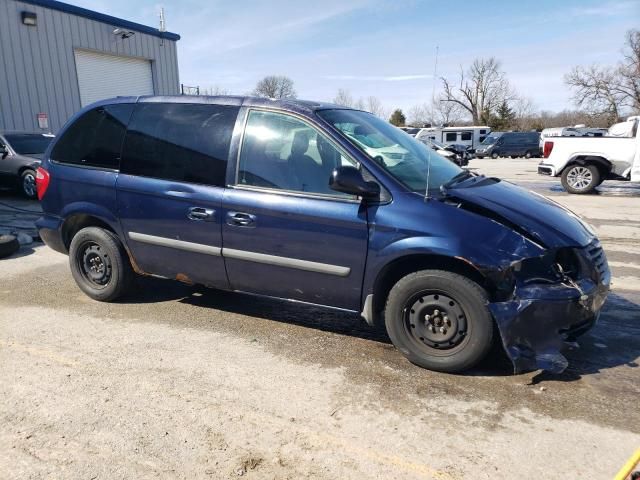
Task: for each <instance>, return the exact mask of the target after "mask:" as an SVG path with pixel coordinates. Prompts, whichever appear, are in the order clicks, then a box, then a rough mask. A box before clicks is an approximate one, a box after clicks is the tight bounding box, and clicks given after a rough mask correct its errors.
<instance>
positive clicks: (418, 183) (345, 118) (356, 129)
mask: <svg viewBox="0 0 640 480" xmlns="http://www.w3.org/2000/svg"><path fill="white" fill-rule="evenodd" d="M318 115H319V116H320V117H322V118H323V119H324V120H326V121H327V122H329V123H330V124H331V125H332V126H333V127H334V128H336V129H337V130H338V131H339V132H341V133H342V134H343V135H344V136H345V137H346V138H347V139H348V140H349V141H351V143H353V144H354V145H355V146H356V147H358V148H359V149H360V150H362V151H363V152H364V153H365V154H367V155H368V156H369V157H371V158H372V159H373V160H374V161H375V162H376V163H377V164H378V165H380V166H382V167H383V168H384V169H385V170H386V171H387V172H388V173H389V174H390V175H391V176H392V177H394V178H395V179H396V180H398V181H399V182H400V183H402V184H403V185H405V186H406V187H407V188H408V189H410V190H412V191H414V192H419V193H421V194H424V193H425V191H426V190H427V176H428V177H429V191H430V192H436V191H438V190H439V188H440V186H441V185H443V184H444V183H446V182H448V181H449V180H451V179H452V178H453V177H455V176H456V175H458V174H459V173H460V172H461V171H462V170H461V169H460V168H459V167H458V166H457V165H455V164H454V163H453V162H451V161H449V160H447V159H445V158H443V157H441V156H440V155H438V154H437V153H436V152H434V151H433V150H432V149H431V148H429V147H427V146H426V145H425V144H423V143H422V142H420V141H418V140H416V139H415V138H413V137H410V136H408V135H405V134H404V133H403V132H402V131H401V130H399V129H398V128H396V127H394V126H393V125H391V124H390V123H388V122H385V121H384V120H382V119H380V118H378V117H376V116H374V115H371V114H370V113H366V112H361V111H357V110H320V111H319V112H318ZM370 143H375V144H384V145H391V146H392V148H390V149H389V150H388V151H387V150H386V149H385V148H381V149H380V150H376V149H374V148H371V147H368V145H369V144H370ZM367 147H368V148H367ZM387 148H388V147H387ZM429 163H430V165H429ZM427 170H429V174H428V175H427Z"/></svg>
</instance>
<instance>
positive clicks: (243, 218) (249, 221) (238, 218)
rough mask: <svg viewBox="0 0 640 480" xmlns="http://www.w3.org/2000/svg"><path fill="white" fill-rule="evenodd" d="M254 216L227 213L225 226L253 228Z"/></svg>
mask: <svg viewBox="0 0 640 480" xmlns="http://www.w3.org/2000/svg"><path fill="white" fill-rule="evenodd" d="M255 224H256V216H255V215H251V214H250V213H243V212H229V213H227V225H231V226H236V227H255Z"/></svg>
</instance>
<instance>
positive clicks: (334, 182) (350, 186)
mask: <svg viewBox="0 0 640 480" xmlns="http://www.w3.org/2000/svg"><path fill="white" fill-rule="evenodd" d="M329 187H330V188H331V189H332V190H335V191H336V192H342V193H347V194H349V195H357V196H359V197H362V198H364V199H374V198H378V197H379V196H380V186H379V185H378V184H377V183H376V182H368V181H366V180H365V179H364V178H363V177H362V173H361V172H360V170H358V169H357V168H355V167H351V166H346V167H338V168H336V169H335V170H334V171H333V172H332V173H331V178H330V179H329Z"/></svg>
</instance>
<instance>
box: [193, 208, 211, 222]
mask: <svg viewBox="0 0 640 480" xmlns="http://www.w3.org/2000/svg"><path fill="white" fill-rule="evenodd" d="M215 213H216V212H215V210H213V209H211V208H203V207H191V208H190V209H189V213H188V214H187V218H188V219H189V220H204V221H208V222H210V221H212V220H213V216H214V215H215Z"/></svg>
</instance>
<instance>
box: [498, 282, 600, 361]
mask: <svg viewBox="0 0 640 480" xmlns="http://www.w3.org/2000/svg"><path fill="white" fill-rule="evenodd" d="M608 293H609V280H608V277H607V278H603V279H602V280H599V281H598V282H597V283H596V281H594V280H592V279H584V280H580V281H578V282H571V284H569V283H555V284H548V283H535V284H529V285H526V286H523V287H517V288H516V290H515V293H514V295H513V297H512V299H511V300H509V301H505V302H496V303H491V304H489V309H490V310H491V313H492V314H493V317H494V318H495V320H496V323H497V325H498V329H499V331H500V336H501V338H502V343H503V345H504V348H505V351H506V352H507V355H508V356H509V358H510V359H511V361H512V363H513V366H514V371H515V373H519V372H524V371H531V370H537V369H543V370H547V371H550V372H552V373H561V372H562V371H564V369H565V368H566V367H567V366H568V362H567V359H566V358H565V357H564V356H563V355H562V351H563V350H564V349H565V347H566V346H567V345H566V343H567V342H572V341H574V340H575V338H576V337H577V336H579V335H581V334H583V333H585V332H586V331H588V330H589V329H590V328H592V327H593V326H594V325H595V323H596V321H597V320H598V317H599V315H600V310H601V309H602V306H603V305H604V302H605V300H606V298H607V295H608Z"/></svg>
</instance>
